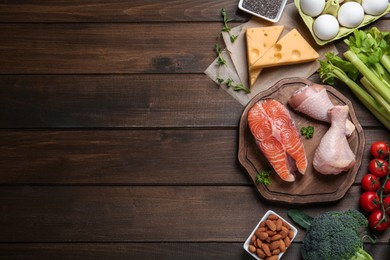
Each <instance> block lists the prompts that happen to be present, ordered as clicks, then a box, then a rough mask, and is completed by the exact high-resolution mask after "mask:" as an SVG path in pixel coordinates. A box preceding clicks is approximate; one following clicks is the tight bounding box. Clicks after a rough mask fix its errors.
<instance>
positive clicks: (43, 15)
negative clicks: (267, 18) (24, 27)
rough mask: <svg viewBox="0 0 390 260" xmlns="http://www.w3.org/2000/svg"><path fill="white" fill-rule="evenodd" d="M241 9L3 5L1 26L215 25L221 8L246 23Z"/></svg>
mask: <svg viewBox="0 0 390 260" xmlns="http://www.w3.org/2000/svg"><path fill="white" fill-rule="evenodd" d="M290 2H291V1H290ZM237 5H238V0H235V1H229V0H218V1H209V0H198V1H190V0H167V1H158V0H148V1H145V0H133V1H126V0H111V1H105V0H88V1H82V0H75V1H66V0H58V1H56V2H55V4H54V3H53V2H52V1H49V0H35V1H33V2H32V1H11V2H10V1H0V22H8V23H9V22H13V23H18V22H21V23H25V22H34V23H35V22H39V23H42V22H44V23H49V22H72V23H73V22H74V23H80V22H142V21H147V22H178V21H192V22H193V21H205V22H206V21H207V22H212V21H222V17H221V15H220V10H221V8H225V9H226V11H227V14H228V16H229V18H230V19H233V20H234V21H245V19H248V18H249V15H248V14H246V13H244V12H242V11H239V10H237V9H238V8H237Z"/></svg>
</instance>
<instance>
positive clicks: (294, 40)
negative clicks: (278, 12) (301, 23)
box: [252, 29, 319, 69]
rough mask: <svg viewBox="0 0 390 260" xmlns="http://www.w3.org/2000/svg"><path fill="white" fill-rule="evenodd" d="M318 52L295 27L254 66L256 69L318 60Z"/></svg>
mask: <svg viewBox="0 0 390 260" xmlns="http://www.w3.org/2000/svg"><path fill="white" fill-rule="evenodd" d="M318 57H319V55H318V53H317V52H316V51H315V50H314V49H313V48H312V47H311V46H310V44H309V43H308V42H307V41H306V40H305V39H304V38H303V37H302V35H301V34H300V33H299V32H298V31H297V30H296V29H293V30H291V31H290V32H288V33H287V34H286V35H285V36H283V37H282V38H281V39H280V40H279V41H278V42H277V43H276V44H275V45H274V46H273V47H272V48H271V49H270V50H268V51H267V52H266V53H265V54H264V55H263V56H262V57H260V58H259V59H258V60H257V61H256V62H255V63H254V64H253V66H252V68H254V69H261V68H266V67H274V66H281V65H289V64H295V63H303V62H309V61H313V60H316V59H317V58H318Z"/></svg>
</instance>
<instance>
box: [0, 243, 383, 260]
mask: <svg viewBox="0 0 390 260" xmlns="http://www.w3.org/2000/svg"><path fill="white" fill-rule="evenodd" d="M242 245H243V243H238V242H236V243H212V242H207V243H98V244H94V243H69V244H67V243H54V244H49V243H47V244H44V243H35V244H25V243H19V244H0V258H1V257H4V258H7V259H49V258H50V259H53V258H55V259H69V258H72V259H83V260H89V259H91V260H95V259H103V260H105V259H108V258H110V259H139V260H144V259H167V260H170V259H172V260H188V259H227V260H252V259H253V257H252V256H250V255H249V254H248V253H246V252H245V251H244V250H243V249H242ZM300 248H301V244H298V243H293V244H292V245H291V246H290V247H289V249H288V250H287V252H286V253H285V254H284V255H283V257H284V259H302V258H301V257H299V256H300V254H301V250H300ZM364 248H365V250H366V251H367V252H369V253H370V254H371V256H372V257H373V258H374V259H386V256H388V255H389V254H390V248H389V246H387V245H385V244H376V245H375V247H374V246H371V245H369V244H366V245H365V246H364Z"/></svg>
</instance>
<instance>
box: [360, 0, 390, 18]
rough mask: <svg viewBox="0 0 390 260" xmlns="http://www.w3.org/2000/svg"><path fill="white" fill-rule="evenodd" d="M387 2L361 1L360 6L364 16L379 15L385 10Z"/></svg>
mask: <svg viewBox="0 0 390 260" xmlns="http://www.w3.org/2000/svg"><path fill="white" fill-rule="evenodd" d="M388 5H389V2H388V0H363V1H362V6H363V9H364V12H365V13H366V14H371V15H380V14H383V12H384V11H385V10H386V9H387V6H388Z"/></svg>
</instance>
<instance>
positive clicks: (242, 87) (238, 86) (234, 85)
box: [217, 77, 251, 94]
mask: <svg viewBox="0 0 390 260" xmlns="http://www.w3.org/2000/svg"><path fill="white" fill-rule="evenodd" d="M217 81H218V83H219V84H224V85H226V87H228V88H232V89H233V90H234V91H244V92H245V93H246V94H248V93H250V92H251V91H250V89H249V88H248V87H246V86H245V85H244V84H242V83H236V82H234V80H233V79H231V78H228V79H227V80H224V79H223V78H219V77H218V78H217Z"/></svg>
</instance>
